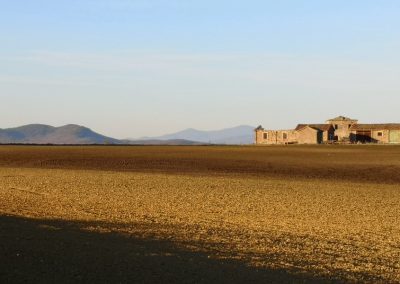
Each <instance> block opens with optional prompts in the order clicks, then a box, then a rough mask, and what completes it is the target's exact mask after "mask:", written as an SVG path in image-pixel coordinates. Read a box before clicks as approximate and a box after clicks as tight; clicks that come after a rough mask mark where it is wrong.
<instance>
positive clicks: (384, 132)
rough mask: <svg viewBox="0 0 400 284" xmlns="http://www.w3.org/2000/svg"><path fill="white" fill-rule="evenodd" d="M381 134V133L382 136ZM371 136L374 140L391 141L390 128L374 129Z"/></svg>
mask: <svg viewBox="0 0 400 284" xmlns="http://www.w3.org/2000/svg"><path fill="white" fill-rule="evenodd" d="M379 134H381V136H380V135H379ZM371 138H372V141H373V142H377V143H389V138H390V133H389V130H373V131H372V133H371Z"/></svg>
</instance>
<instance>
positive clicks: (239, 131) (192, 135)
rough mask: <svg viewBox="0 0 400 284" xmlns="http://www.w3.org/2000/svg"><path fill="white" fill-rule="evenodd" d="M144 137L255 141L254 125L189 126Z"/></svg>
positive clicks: (244, 142) (237, 141)
mask: <svg viewBox="0 0 400 284" xmlns="http://www.w3.org/2000/svg"><path fill="white" fill-rule="evenodd" d="M142 139H145V140H147V139H156V140H164V141H165V140H171V139H185V140H190V141H197V142H203V143H209V144H252V143H253V142H254V127H253V126H248V125H241V126H237V127H232V128H226V129H222V130H212V131H202V130H197V129H193V128H188V129H185V130H183V131H179V132H176V133H172V134H167V135H163V136H158V137H152V138H149V137H145V138H142Z"/></svg>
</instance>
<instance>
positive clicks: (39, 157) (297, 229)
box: [0, 145, 400, 283]
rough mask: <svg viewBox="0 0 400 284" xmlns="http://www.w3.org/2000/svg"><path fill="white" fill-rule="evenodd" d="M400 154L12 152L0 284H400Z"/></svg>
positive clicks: (319, 149) (3, 185)
mask: <svg viewBox="0 0 400 284" xmlns="http://www.w3.org/2000/svg"><path fill="white" fill-rule="evenodd" d="M399 185H400V147H398V146H358V145H357V146H293V147H292V146H279V147H228V146H227V147H211V146H205V147H200V146H187V147H176V146H167V147H162V146H154V147H153V146H147V147H141V146H133V147H123V146H107V147H105V146H104V147H100V146H99V147H94V146H87V147H66V146H57V147H51V146H2V147H0V282H1V283H17V282H25V283H26V282H31V283H37V282H51V283H55V282H63V283H71V282H84V283H87V282H96V283H102V282H104V283H106V282H107V283H110V282H113V283H114V282H117V283H132V282H134V283H136V282H138V283H170V282H172V283H246V282H248V283H250V282H261V283H313V282H315V283H321V282H322V283H353V282H354V283H360V282H361V283H400V262H399V259H400V186H399Z"/></svg>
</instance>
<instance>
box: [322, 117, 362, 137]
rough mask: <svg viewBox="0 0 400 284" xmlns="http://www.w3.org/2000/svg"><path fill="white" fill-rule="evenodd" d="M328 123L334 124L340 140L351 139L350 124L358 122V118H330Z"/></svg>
mask: <svg viewBox="0 0 400 284" xmlns="http://www.w3.org/2000/svg"><path fill="white" fill-rule="evenodd" d="M327 123H329V124H332V126H333V128H334V131H335V133H334V135H335V136H337V139H338V141H343V140H347V139H350V134H351V131H350V126H351V125H353V124H356V123H357V120H328V121H327Z"/></svg>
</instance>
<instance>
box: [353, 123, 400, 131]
mask: <svg viewBox="0 0 400 284" xmlns="http://www.w3.org/2000/svg"><path fill="white" fill-rule="evenodd" d="M350 130H400V123H382V124H353V125H352V126H351V127H350Z"/></svg>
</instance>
